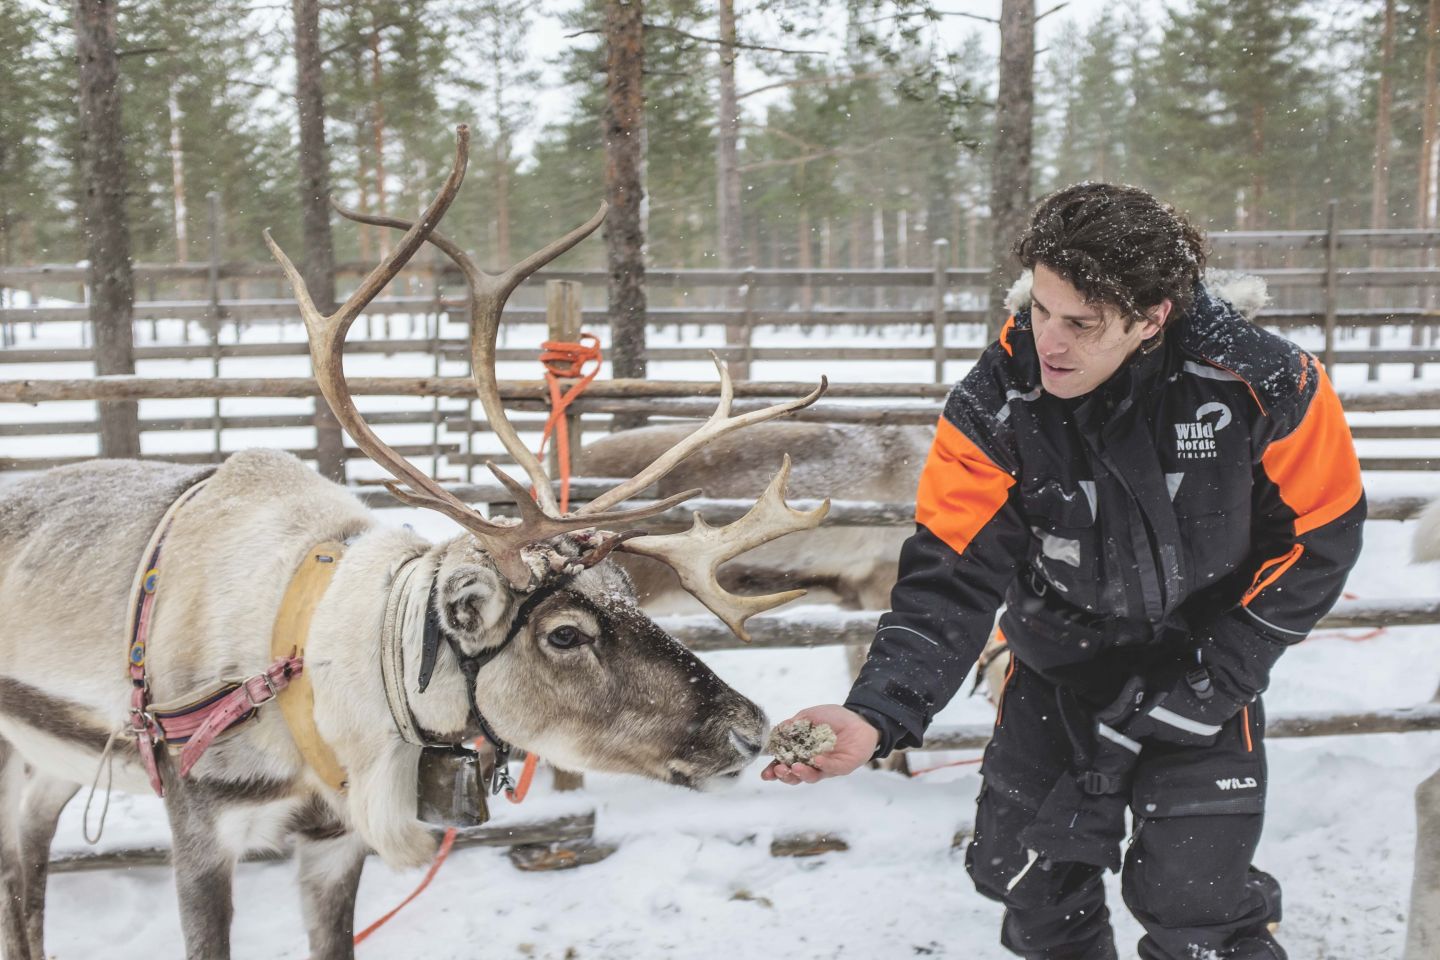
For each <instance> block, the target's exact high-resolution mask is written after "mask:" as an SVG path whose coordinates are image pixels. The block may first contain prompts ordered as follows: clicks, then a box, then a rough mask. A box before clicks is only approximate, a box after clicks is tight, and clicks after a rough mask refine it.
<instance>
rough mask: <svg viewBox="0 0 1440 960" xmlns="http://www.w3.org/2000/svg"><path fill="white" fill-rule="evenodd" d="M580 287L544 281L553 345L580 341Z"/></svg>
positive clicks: (563, 773) (576, 432)
mask: <svg viewBox="0 0 1440 960" xmlns="http://www.w3.org/2000/svg"><path fill="white" fill-rule="evenodd" d="M583 292H584V288H583V287H582V286H581V285H580V284H579V283H577V282H575V281H574V280H546V281H545V331H546V336H547V338H548V339H549V340H550V341H551V342H553V343H576V342H578V341H579V340H580V313H581V306H580V301H581V294H582V293H583ZM565 429H566V430H568V431H569V433H570V452H571V455H572V456H578V455H579V453H580V444H581V442H582V440H581V437H580V415H579V414H578V413H567V414H566V415H565ZM546 466H547V467H548V468H549V471H550V476H552V477H558V476H559V475H560V444H559V442H558V441H557V442H554V443H551V444H550V455H549V462H548V463H547V464H546ZM554 774H555V778H554V787H555V790H556V791H559V792H563V791H570V790H579V789H581V788H582V787H584V786H585V777H584V775H583V774H579V773H572V772H571V771H569V770H561V769H560V768H558V767H556V768H555V771H554Z"/></svg>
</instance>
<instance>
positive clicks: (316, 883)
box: [296, 833, 369, 960]
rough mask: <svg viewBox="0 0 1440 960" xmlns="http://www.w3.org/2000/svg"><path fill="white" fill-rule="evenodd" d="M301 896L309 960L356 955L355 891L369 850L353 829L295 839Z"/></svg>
mask: <svg viewBox="0 0 1440 960" xmlns="http://www.w3.org/2000/svg"><path fill="white" fill-rule="evenodd" d="M296 846H297V849H298V851H299V855H300V857H299V859H300V896H301V905H302V908H303V911H304V915H305V929H306V931H307V932H308V933H309V936H310V958H311V960H352V958H353V957H354V956H355V942H354V940H355V894H356V891H358V890H359V889H360V871H361V870H362V869H363V868H364V866H365V855H366V854H367V853H369V849H368V848H367V847H366V845H365V842H364V841H363V840H361V839H360V837H359V835H358V834H355V833H342V834H340V835H339V836H334V837H329V838H325V839H312V838H308V837H305V836H303V835H302V836H301V838H300V839H299V840H298V841H297V844H296Z"/></svg>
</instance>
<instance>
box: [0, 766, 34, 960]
mask: <svg viewBox="0 0 1440 960" xmlns="http://www.w3.org/2000/svg"><path fill="white" fill-rule="evenodd" d="M24 793H25V761H24V760H23V759H22V758H21V756H20V754H19V753H18V752H16V750H15V748H14V747H13V746H11V745H10V742H9V741H8V740H3V739H0V956H3V957H4V958H5V960H31V953H30V939H29V937H27V936H26V935H25V861H24V858H23V857H22V856H21V853H20V849H21V844H20V835H21V805H20V804H21V798H22V797H23V796H24Z"/></svg>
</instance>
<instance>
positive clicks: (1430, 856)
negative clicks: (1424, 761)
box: [1405, 771, 1440, 960]
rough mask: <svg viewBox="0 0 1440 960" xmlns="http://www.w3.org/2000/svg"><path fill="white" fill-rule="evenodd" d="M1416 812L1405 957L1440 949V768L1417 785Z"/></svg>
mask: <svg viewBox="0 0 1440 960" xmlns="http://www.w3.org/2000/svg"><path fill="white" fill-rule="evenodd" d="M1415 816H1416V821H1417V823H1416V832H1415V873H1414V875H1413V877H1412V878H1411V882H1410V921H1409V923H1408V924H1407V925H1406V926H1407V929H1406V934H1405V960H1426V958H1428V957H1433V956H1435V954H1436V951H1437V950H1440V771H1437V772H1436V773H1433V774H1431V775H1430V778H1429V779H1428V780H1426V781H1424V782H1423V783H1421V784H1420V786H1418V787H1417V788H1415Z"/></svg>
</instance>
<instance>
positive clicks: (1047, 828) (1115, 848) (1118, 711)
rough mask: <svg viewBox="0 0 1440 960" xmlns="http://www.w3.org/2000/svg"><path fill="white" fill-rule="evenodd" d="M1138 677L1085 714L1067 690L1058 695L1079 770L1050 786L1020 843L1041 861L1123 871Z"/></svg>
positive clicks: (1140, 690) (1140, 688)
mask: <svg viewBox="0 0 1440 960" xmlns="http://www.w3.org/2000/svg"><path fill="white" fill-rule="evenodd" d="M1144 689H1145V688H1144V684H1143V681H1141V680H1140V679H1139V678H1138V677H1136V678H1133V679H1131V681H1130V682H1129V683H1128V684H1126V686H1125V689H1124V690H1123V691H1122V692H1121V694H1120V696H1119V697H1117V698H1116V699H1115V700H1114V701H1113V702H1112V703H1110V704H1109V705H1108V706H1107V707H1105V708H1104V709H1102V710H1100V711H1099V712H1098V713H1095V714H1093V715H1089V714H1086V713H1085V712H1084V710H1083V708H1081V707H1080V706H1079V705H1078V703H1077V702H1076V701H1075V699H1074V697H1073V695H1071V694H1070V693H1069V691H1067V690H1065V689H1064V688H1060V689H1058V690H1057V691H1056V700H1057V703H1058V706H1059V708H1060V718H1061V722H1062V723H1063V724H1064V726H1065V730H1066V732H1067V733H1068V734H1069V735H1070V740H1071V743H1072V745H1073V746H1074V747H1075V769H1073V770H1071V771H1069V772H1067V773H1066V774H1064V775H1062V776H1061V777H1060V779H1059V780H1058V781H1057V782H1056V783H1055V786H1054V787H1052V788H1051V790H1050V793H1049V795H1048V796H1046V797H1045V801H1044V802H1043V803H1042V804H1041V805H1040V811H1039V813H1038V814H1037V815H1036V817H1035V820H1034V822H1032V823H1031V824H1030V825H1029V826H1027V827H1026V828H1025V829H1024V830H1021V831H1020V843H1021V844H1022V845H1023V846H1024V847H1025V848H1026V849H1027V850H1032V851H1034V852H1035V853H1036V854H1037V856H1038V857H1039V858H1040V859H1042V860H1050V861H1055V862H1061V863H1089V864H1094V865H1095V866H1097V867H1106V868H1109V869H1110V870H1112V871H1114V870H1119V869H1120V844H1121V842H1122V841H1124V839H1125V807H1126V806H1127V805H1128V804H1129V802H1130V776H1131V773H1132V772H1133V771H1134V769H1135V764H1136V762H1137V761H1138V760H1139V758H1140V744H1139V743H1137V742H1136V741H1135V740H1134V739H1133V738H1131V737H1129V736H1127V735H1125V734H1123V733H1121V732H1120V731H1119V729H1118V728H1119V727H1120V726H1123V725H1124V724H1125V723H1126V722H1127V721H1128V720H1129V719H1130V718H1131V717H1133V716H1134V715H1135V712H1136V710H1137V709H1138V708H1139V706H1140V704H1141V702H1142V700H1143V697H1144Z"/></svg>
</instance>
